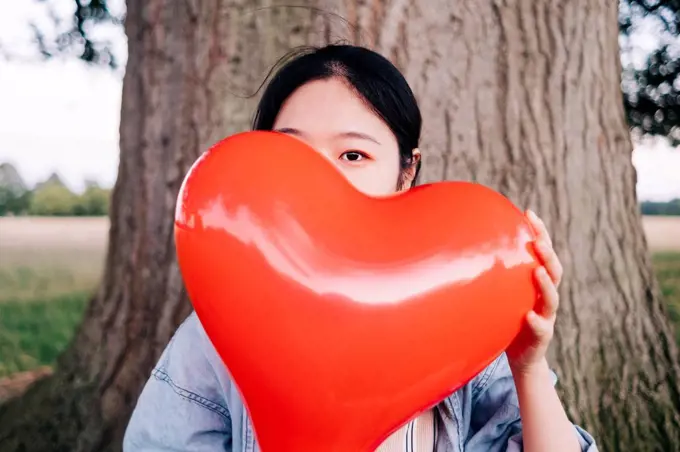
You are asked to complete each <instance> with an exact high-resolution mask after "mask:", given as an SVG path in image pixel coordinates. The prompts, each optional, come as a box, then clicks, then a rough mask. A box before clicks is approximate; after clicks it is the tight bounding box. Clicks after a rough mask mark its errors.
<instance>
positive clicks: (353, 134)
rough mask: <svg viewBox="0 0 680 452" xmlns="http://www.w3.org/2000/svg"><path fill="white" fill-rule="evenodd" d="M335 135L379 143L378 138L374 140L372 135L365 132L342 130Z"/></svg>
mask: <svg viewBox="0 0 680 452" xmlns="http://www.w3.org/2000/svg"><path fill="white" fill-rule="evenodd" d="M336 136H338V137H343V138H358V139H360V140H368V141H372V142H374V143H376V144H380V142H379V141H378V140H376V139H375V138H373V137H372V136H370V135H368V134H365V133H361V132H342V133H339V134H337V135H336Z"/></svg>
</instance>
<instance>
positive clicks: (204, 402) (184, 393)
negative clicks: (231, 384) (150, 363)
mask: <svg viewBox="0 0 680 452" xmlns="http://www.w3.org/2000/svg"><path fill="white" fill-rule="evenodd" d="M151 374H152V375H153V376H154V377H155V378H156V379H157V380H160V381H164V382H165V383H167V384H168V385H169V386H170V387H171V388H172V390H173V391H175V393H176V394H177V395H179V396H180V397H182V398H184V399H187V400H189V401H192V402H196V403H198V404H199V405H201V406H203V407H204V408H207V409H208V410H210V411H213V412H215V413H217V414H219V415H221V416H222V417H224V418H225V419H227V420H228V421H231V414H230V413H229V410H228V409H227V408H226V407H224V406H222V405H220V404H217V403H215V402H213V401H212V400H209V399H206V398H205V397H202V396H200V395H198V394H196V393H195V392H191V391H188V390H186V389H184V388H182V387H181V386H178V385H177V384H175V382H174V381H172V378H170V375H168V374H167V373H166V372H165V371H163V370H161V369H154V370H153V372H152V373H151Z"/></svg>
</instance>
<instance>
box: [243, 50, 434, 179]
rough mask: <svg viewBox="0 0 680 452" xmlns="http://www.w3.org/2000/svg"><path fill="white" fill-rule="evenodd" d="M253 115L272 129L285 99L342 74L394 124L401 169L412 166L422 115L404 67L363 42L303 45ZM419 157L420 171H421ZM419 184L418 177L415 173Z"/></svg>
mask: <svg viewBox="0 0 680 452" xmlns="http://www.w3.org/2000/svg"><path fill="white" fill-rule="evenodd" d="M281 61H282V62H281V63H280V64H281V65H280V68H279V69H278V71H277V72H276V74H275V75H274V76H273V78H272V79H271V81H270V82H269V85H268V86H267V87H266V89H265V91H264V93H263V94H262V97H261V99H260V102H259V104H258V107H257V110H256V112H255V116H254V118H253V130H272V128H273V127H274V122H275V121H276V117H277V116H278V114H279V111H280V110H281V107H282V106H283V104H284V102H285V101H286V100H287V99H288V98H289V97H290V96H291V95H292V94H293V92H295V90H297V89H298V88H300V87H301V86H303V85H305V84H306V83H309V82H312V81H315V80H323V79H328V78H332V77H341V78H343V79H344V80H345V81H346V82H347V83H349V85H350V86H351V87H352V88H353V89H354V90H355V91H356V93H357V94H358V95H359V96H360V97H361V98H362V99H363V100H364V101H365V102H366V103H367V104H368V105H369V106H370V107H371V109H372V110H373V111H374V112H375V113H376V114H377V115H378V116H379V117H380V118H382V120H383V121H384V122H385V123H386V124H387V125H388V127H389V128H390V129H391V130H392V133H394V135H395V137H396V138H397V143H398V145H399V157H400V158H399V161H400V168H401V175H400V177H399V181H398V185H399V187H398V188H401V185H403V176H404V175H405V173H406V171H408V170H409V169H411V168H412V166H413V150H414V149H415V148H417V147H418V142H419V141H420V132H421V128H422V118H421V115H420V108H419V107H418V102H417V101H416V98H415V96H414V95H413V92H412V91H411V88H410V87H409V85H408V82H407V81H406V79H405V78H404V76H403V75H402V74H401V72H399V70H398V69H397V68H396V67H395V66H394V65H393V64H392V63H391V62H390V61H389V60H388V59H387V58H385V57H383V56H382V55H380V54H378V53H376V52H374V51H372V50H369V49H367V48H364V47H358V46H352V45H328V46H324V47H308V48H303V49H300V50H298V51H297V52H295V53H292V54H290V55H289V56H288V58H287V59H284V60H281ZM420 163H421V162H420V160H418V162H417V165H416V169H415V176H417V175H418V172H419V171H420ZM413 180H414V184H415V180H416V177H414V178H413Z"/></svg>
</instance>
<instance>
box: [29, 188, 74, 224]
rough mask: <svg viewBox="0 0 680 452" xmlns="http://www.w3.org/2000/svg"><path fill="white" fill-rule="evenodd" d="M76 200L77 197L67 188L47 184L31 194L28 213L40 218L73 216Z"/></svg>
mask: <svg viewBox="0 0 680 452" xmlns="http://www.w3.org/2000/svg"><path fill="white" fill-rule="evenodd" d="M77 200H78V198H77V196H76V195H75V194H74V193H72V192H71V191H70V190H69V189H68V188H67V187H65V186H63V185H57V184H48V185H46V186H44V187H41V188H39V189H37V190H35V192H34V193H33V202H31V205H30V207H29V213H30V214H31V215H40V216H69V215H72V214H73V212H74V210H75V207H76V203H77Z"/></svg>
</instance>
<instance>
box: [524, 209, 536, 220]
mask: <svg viewBox="0 0 680 452" xmlns="http://www.w3.org/2000/svg"><path fill="white" fill-rule="evenodd" d="M527 215H528V216H530V217H531V219H532V220H536V219H538V217H537V216H536V214H535V213H534V211H533V210H531V209H527Z"/></svg>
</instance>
